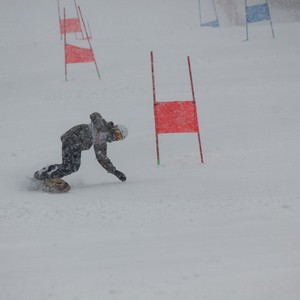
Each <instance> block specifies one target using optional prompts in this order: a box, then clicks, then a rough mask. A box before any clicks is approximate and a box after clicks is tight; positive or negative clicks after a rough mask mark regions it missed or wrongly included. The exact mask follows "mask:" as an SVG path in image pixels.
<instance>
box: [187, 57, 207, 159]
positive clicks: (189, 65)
mask: <svg viewBox="0 0 300 300" xmlns="http://www.w3.org/2000/svg"><path fill="white" fill-rule="evenodd" d="M187 60H188V67H189V74H190V81H191V90H192V97H193V102H194V104H195V114H196V116H197V122H198V133H197V135H198V142H199V149H200V158H201V162H202V163H204V160H203V152H202V145H201V138H200V126H199V121H198V114H197V106H196V99H195V91H194V84H193V76H192V68H191V61H190V57H189V56H188V57H187Z"/></svg>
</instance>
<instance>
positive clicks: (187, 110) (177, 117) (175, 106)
mask: <svg viewBox="0 0 300 300" xmlns="http://www.w3.org/2000/svg"><path fill="white" fill-rule="evenodd" d="M154 115H155V129H156V134H160V133H180V132H199V126H198V118H197V112H196V105H195V102H194V101H170V102H155V104H154Z"/></svg>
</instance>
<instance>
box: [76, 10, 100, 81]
mask: <svg viewBox="0 0 300 300" xmlns="http://www.w3.org/2000/svg"><path fill="white" fill-rule="evenodd" d="M78 10H79V13H80V17H81V21H82V24H83V27H84V31H85V34H86V36H88V33H87V30H86V27H85V23H84V21H83V17H82V13H81V9H80V6H78ZM87 40H88V43H89V45H90V49H91V50H92V52H93V54H94V50H93V48H92V44H91V41H90V39H89V38H88V39H87ZM94 58H95V55H94ZM95 66H96V70H97V73H98V77H99V78H101V76H100V72H99V69H98V66H97V62H96V58H95Z"/></svg>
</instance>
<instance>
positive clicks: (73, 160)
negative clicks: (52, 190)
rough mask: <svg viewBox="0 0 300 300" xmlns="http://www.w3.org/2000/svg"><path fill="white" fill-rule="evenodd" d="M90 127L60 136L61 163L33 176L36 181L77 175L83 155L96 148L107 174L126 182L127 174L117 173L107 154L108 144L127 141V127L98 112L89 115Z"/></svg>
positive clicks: (72, 130) (99, 160) (81, 127)
mask: <svg viewBox="0 0 300 300" xmlns="http://www.w3.org/2000/svg"><path fill="white" fill-rule="evenodd" d="M90 119H91V123H90V124H80V125H76V126H74V127H72V128H71V129H69V130H68V131H67V132H65V133H64V134H63V135H62V136H61V137H60V139H61V141H62V163H61V164H54V165H49V166H46V167H44V168H43V169H41V170H39V171H36V172H35V173H34V178H35V179H37V180H51V179H55V178H62V177H64V176H66V175H69V174H72V173H74V172H77V171H78V169H79V167H80V163H81V152H82V151H84V150H88V149H90V148H91V147H92V145H94V150H95V154H96V158H97V160H98V162H99V163H100V165H101V166H102V167H103V168H104V169H106V170H107V172H108V173H111V174H114V175H115V176H116V177H118V178H119V179H120V180H121V181H125V180H126V176H125V174H123V173H122V172H120V171H118V170H117V169H116V168H115V166H114V165H113V164H112V162H111V161H110V159H109V158H108V157H107V155H106V151H107V142H109V143H111V142H114V141H120V140H123V139H125V138H126V136H127V135H128V130H127V128H126V127H125V126H124V125H114V123H113V122H107V121H106V120H105V119H104V118H103V117H102V116H101V115H100V114H99V113H98V112H94V113H92V114H91V115H90Z"/></svg>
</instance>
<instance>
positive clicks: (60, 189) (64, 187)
mask: <svg viewBox="0 0 300 300" xmlns="http://www.w3.org/2000/svg"><path fill="white" fill-rule="evenodd" d="M70 188H71V187H70V185H69V184H68V183H67V182H66V181H65V180H63V179H61V178H53V179H45V180H38V179H35V178H32V184H31V189H32V190H34V191H43V192H47V193H52V194H58V193H66V192H68V191H69V190H70Z"/></svg>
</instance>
